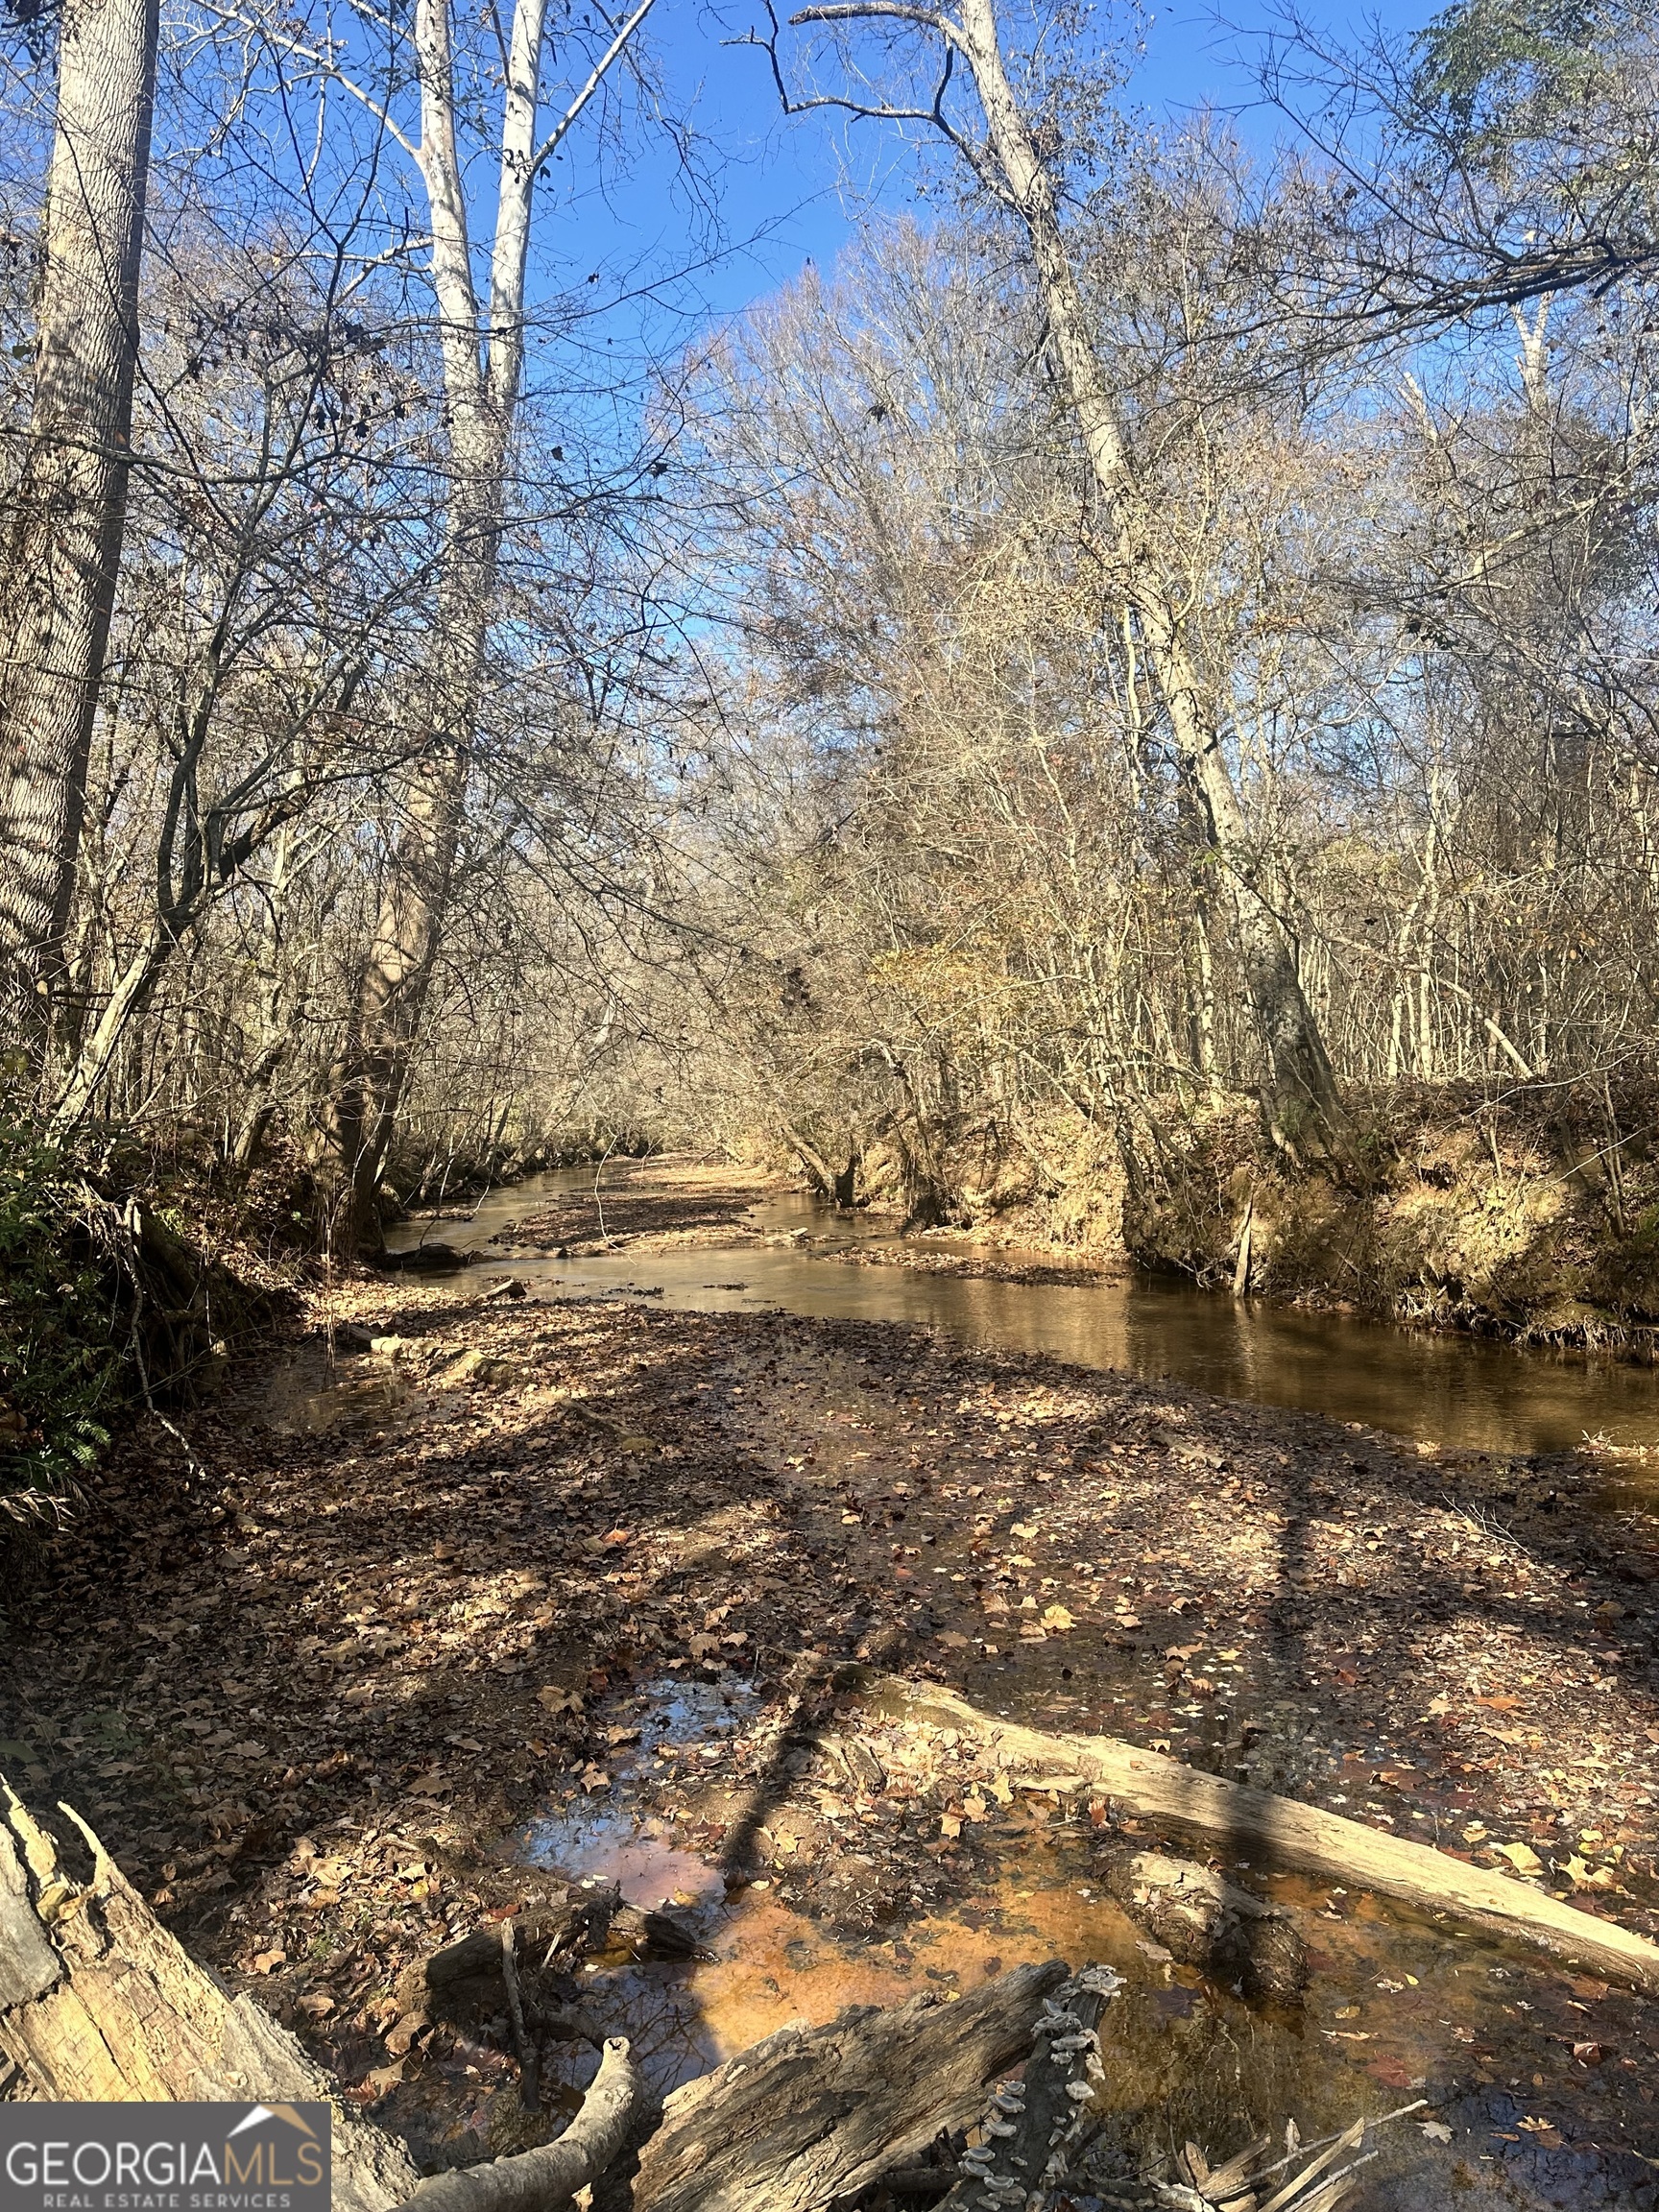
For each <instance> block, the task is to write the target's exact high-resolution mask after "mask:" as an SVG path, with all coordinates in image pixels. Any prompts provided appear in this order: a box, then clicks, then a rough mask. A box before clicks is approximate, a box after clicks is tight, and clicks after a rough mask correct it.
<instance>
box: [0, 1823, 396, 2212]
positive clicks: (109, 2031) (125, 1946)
mask: <svg viewBox="0 0 1659 2212" xmlns="http://www.w3.org/2000/svg"><path fill="white" fill-rule="evenodd" d="M69 1817H70V1818H71V1819H73V1820H75V1824H76V1826H77V1827H79V1828H80V1829H81V1832H82V1834H83V1835H84V1837H85V1839H86V1843H87V1846H88V1848H89V1850H90V1852H91V1856H92V1874H91V1879H90V1881H87V1882H80V1881H77V1880H75V1879H74V1878H73V1877H72V1876H71V1875H70V1874H69V1873H68V1872H67V1871H66V1870H65V1868H64V1867H63V1865H62V1864H61V1863H60V1859H59V1856H58V1852H57V1849H56V1847H55V1845H54V1844H53V1842H52V1839H51V1838H50V1837H49V1836H48V1835H47V1834H46V1833H45V1831H44V1830H43V1829H41V1828H40V1827H39V1826H37V1824H36V1822H35V1821H34V1820H33V1819H32V1818H31V1817H30V1815H29V1814H28V1813H27V1812H26V1811H25V1810H24V1808H23V1806H22V1805H21V1803H20V1802H19V1801H18V1799H17V1798H16V1797H15V1796H13V1794H12V1791H11V1790H10V1789H8V1788H7V1787H6V1785H5V1783H4V1782H0V2051H4V2052H5V2054H6V2056H8V2057H9V2058H11V2059H12V2061H13V2062H14V2063H15V2064H16V2065H18V2066H19V2067H21V2068H22V2069H23V2071H24V2073H25V2075H26V2076H27V2077H28V2078H29V2080H31V2081H32V2082H33V2084H34V2085H35V2086H36V2088H37V2089H38V2090H39V2091H40V2092H41V2093H42V2094H43V2095H45V2096H46V2097H49V2098H52V2099H55V2100H63V2101H68V2102H74V2101H77V2100H84V2101H85V2102H87V2103H91V2104H132V2103H138V2104H179V2103H186V2104H187V2103H190V2102H192V2101H196V2100H200V2101H204V2102H213V2101H216V2100H219V2099H224V2100H227V2101H229V2102H240V2101H241V2100H244V2099H248V2100H253V2101H258V2102H260V2103H270V2102H272V2101H274V2100H277V2099H280V2100H281V2101H283V2102H284V2103H291V2104H303V2103H308V2102H311V2101H314V2100H318V2099H321V2100H322V2101H323V2102H324V2103H325V2104H331V2105H332V2106H333V2110H334V2128H333V2134H334V2203H335V2206H336V2207H337V2212H386V2207H387V2206H388V2205H392V2204H399V2203H401V2202H403V2200H405V2199H407V2198H408V2197H409V2196H410V2195H411V2194H412V2193H413V2191H414V2190H415V2189H416V2188H417V2187H418V2186H419V2184H420V2179H421V2176H420V2173H419V2171H418V2169H417V2168H416V2166H415V2163H414V2161H413V2160H412V2159H411V2157H410V2156H409V2153H408V2152H407V2150H406V2149H405V2148H404V2146H403V2145H402V2144H401V2143H400V2142H399V2141H398V2140H397V2137H396V2136H395V2135H390V2134H388V2133H387V2132H386V2130H385V2129H384V2128H376V2127H374V2126H373V2124H372V2123H371V2122H369V2121H367V2120H365V2119H364V2118H363V2117H362V2116H361V2114H359V2113H356V2112H354V2111H353V2110H352V2109H351V2107H350V2106H349V2104H343V2103H342V2102H341V2098H340V2088H339V2084H338V2083H337V2082H336V2081H334V2080H332V2079H331V2077H330V2076H328V2075H326V2074H325V2073H324V2071H323V2070H322V2068H321V2067H319V2066H317V2065H315V2064H314V2063H313V2062H312V2060H311V2059H309V2058H308V2057H307V2056H305V2054H304V2052H303V2051H301V2048H300V2046H299V2044H298V2043H297V2042H295V2040H294V2038H293V2037H292V2036H291V2035H289V2034H287V2033H285V2032H284V2031H283V2030H282V2029H280V2028H278V2027H277V2025H276V2022H275V2021H274V2020H273V2019H272V2018H271V2017H270V2015H269V2014H268V2013H266V2012H263V2011H261V2010H260V2008H259V2007H258V2006H257V2005H255V2004H254V2003H253V2002H252V2000H251V1999H250V1998H247V1997H229V1996H227V1994H226V1993H225V1991H224V1990H223V1989H222V1988H220V1986H219V1984H217V1983H216V1982H214V1981H212V1980H211V1979H210V1978H209V1977H208V1976H207V1975H206V1974H204V1972H203V1971H202V1969H201V1967H200V1966H198V1965H196V1964H195V1962H194V1961H193V1960H191V1959H190V1957H189V1956H188V1954H187V1953H186V1952H185V1950H184V1949H183V1946H182V1945H181V1944H180V1942H179V1941H178V1940H177V1939H176V1937H174V1936H170V1935H169V1934H168V1932H167V1930H166V1929H165V1928H163V1927H162V1926H161V1925H160V1923H159V1922H158V1921H157V1920H156V1915H155V1914H154V1913H153V1912H152V1911H151V1910H150V1908H149V1906H148V1905H146V1903H145V1902H144V1900H143V1898H142V1897H140V1896H139V1894H138V1892H137V1891H136V1890H135V1889H134V1888H133V1887H132V1884H131V1883H130V1882H129V1881H128V1880H127V1878H126V1876H125V1875H124V1874H123V1873H122V1872H121V1870H120V1868H119V1867H118V1866H116V1865H115V1863H114V1862H113V1861H112V1860H111V1859H110V1857H109V1855H108V1852H107V1851H106V1850H105V1849H104V1846H103V1845H102V1843H100V1842H99V1840H98V1839H97V1838H96V1837H95V1836H94V1835H93V1834H92V1832H91V1830H90V1829H89V1828H86V1827H85V1826H84V1823H83V1822H81V1821H80V1820H79V1819H77V1818H76V1816H75V1815H73V1814H70V1815H69Z"/></svg>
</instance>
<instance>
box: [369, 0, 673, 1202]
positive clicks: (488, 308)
mask: <svg viewBox="0 0 1659 2212" xmlns="http://www.w3.org/2000/svg"><path fill="white" fill-rule="evenodd" d="M653 5H654V0H637V5H636V7H635V8H634V10H633V12H631V13H630V14H629V15H628V16H627V18H626V19H625V21H623V22H622V23H621V25H620V26H619V27H617V29H616V30H615V33H614V36H613V37H612V39H611V41H610V43H609V44H608V45H607V46H606V47H605V49H604V51H603V52H602V53H600V54H599V55H598V56H597V57H596V58H595V60H594V61H593V64H592V67H591V68H590V70H589V73H588V76H587V78H586V80H585V81H584V82H583V83H582V84H581V85H580V86H579V87H578V88H577V90H576V92H575V95H574V97H573V98H572V99H571V100H570V101H569V103H568V104H567V106H566V107H565V112H564V113H563V115H561V116H560V117H559V119H558V121H557V122H556V123H554V124H553V125H552V126H551V128H549V129H547V130H546V131H544V132H543V131H542V130H541V125H540V123H539V120H538V107H539V86H540V79H541V61H542V51H543V46H544V43H545V38H546V13H547V0H517V6H516V7H515V9H514V12H513V23H512V31H511V36H510V37H509V39H508V41H507V43H506V47H505V51H504V55H503V60H504V64H505V66H504V70H503V73H502V89H501V108H500V126H499V162H498V171H497V183H496V195H495V210H494V214H495V221H494V235H493V243H492V247H491V251H490V253H489V257H488V264H487V270H486V273H485V281H484V283H483V285H480V282H479V276H478V271H477V269H476V267H475V261H474V249H473V227H474V217H473V213H472V211H471V210H470V209H469V204H468V192H467V174H466V162H465V160H464V157H463V151H462V146H461V132H460V114H461V98H460V93H459V91H458V84H457V57H456V54H455V47H454V39H455V29H454V23H453V18H452V12H451V5H450V0H419V4H418V6H417V8H416V12H415V23H414V76H415V83H416V86H417V88H418V92H419V100H420V124H419V130H420V136H419V139H418V140H414V139H411V138H409V137H407V136H404V135H403V134H401V133H397V135H398V136H399V138H400V141H401V143H402V145H403V147H404V150H405V152H406V153H407V154H408V156H410V157H411V159H412V160H413V161H414V163H415V165H416V167H417V169H418V172H419V175H420V180H421V186H422V188H423V190H424V194H425V199H426V205H427V212H428V217H429V220H430V224H431V266H430V276H431V283H432V289H433V294H434V297H435V300H436V304H437V310H438V325H439V342H440V355H441V360H442V364H443V378H444V394H445V408H446V413H447V417H448V423H449V463H448V466H449V477H448V515H447V518H446V523H445V554H444V561H443V568H442V574H441V580H440V584H439V589H438V600H437V610H436V616H435V619H434V622H433V626H432V632H431V648H430V653H429V657H428V660H427V663H426V666H425V669H424V670H423V672H422V677H421V686H420V704H419V708H418V711H419V713H420V714H421V717H422V730H421V741H420V746H419V757H418V758H417V760H416V763H415V765H414V767H413V769H412V771H411V774H410V777H409V779H408V781H407V785H406V788H405V790H404V792H403V794H402V830H401V835H400V837H399V838H398V840H397V845H396V847H395V849H394V851H393V852H392V854H391V855H390V859H389V864H388V867H387V872H386V880H385V885H384V889H383V892H382V895H381V899H380V902H379V908H378V912H377V915H376V918H375V923H374V927H373V932H372V935H371V938H370V942H369V946H368V950H367V954H366V957H365V960H364V964H363V971H362V978H361V985H360V989H359V991H358V995H357V1004H356V1008H355V1011H354V1014H353V1016H352V1020H351V1023H350V1030H349V1037H348V1040H347V1046H346V1051H345V1054H344V1057H343V1060H342V1063H341V1066H340V1068H339V1070H337V1076H336V1083H335V1096H334V1135H335V1140H336V1142H337V1145H338V1148H339V1153H340V1158H341V1164H342V1167H343V1171H344V1181H345V1188H346V1191H347V1194H348V1197H349V1207H348V1214H349V1225H348V1233H349V1235H352V1236H356V1235H360V1234H365V1233H366V1234H369V1235H371V1236H373V1233H374V1226H375V1223H374V1203H373V1201H374V1192H375V1190H376V1188H377V1186H378V1184H379V1180H380V1176H381V1172H382V1170H383V1168H384V1166H385V1162H386V1155H387V1151H388V1148H389V1146H390V1144H391V1142H392V1138H393V1135H394V1132H395V1130H396V1127H397V1113H398V1108H399V1105H400V1103H401V1101H402V1097H403V1094H404V1090H405V1087H406V1085H407V1082H408V1075H409V1063H410V1054H411V1051H412V1048H413V1046H414V1045H415V1042H416V1039H417V1037H418V1036H419V1034H420V1028H421V1017H422V1014H423V1011H424V1007H425V1003H426V998H427V994H428V991H429V989H430V986H431V980H432V973H433V965H434V962H435V960H436V958H437V954H438V950H439V944H440V940H441V936H442V932H443V927H444V921H445V912H446V909H447V906H448V903H449V897H450V880H451V877H452V874H453V870H454V866H455V857H456V852H457V847H458V841H459V838H460V833H461V829H462V825H463V820H464V816H465V808H466V800H467V789H468V780H469V770H470V767H471V758H472V749H473V743H474V738H475V733H476V730H477V725H478V718H479V711H480V685H481V682H482V677H483V670H484V660H485V650H486V645H487V643H488V639H489V634H490V630H491V626H492V624H493V620H494V618H495V613H496V600H497V588H498V580H499V566H500V543H501V533H502V528H503V520H504V503H505V498H506V489H507V478H508V473H509V467H510V454H511V447H512V441H513V431H514V421H515V417H516V414H517V405H518V397H519V389H520V385H521V382H522V378H523V371H524V347H525V325H526V313H527V301H526V290H525V288H526V281H527V276H528V269H529V249H530V234H531V218H532V214H533V209H534V200H535V191H536V181H537V179H538V177H539V176H540V175H541V173H542V171H543V169H544V166H545V164H546V163H548V162H549V161H550V160H551V159H552V158H553V156H554V155H555V153H556V152H557V151H558V148H559V146H560V143H561V141H562V140H563V139H564V137H565V133H566V132H568V131H569V129H570V128H571V126H572V125H573V124H574V123H575V122H576V120H577V118H578V117H579V116H580V115H581V114H582V112H583V110H584V109H585V108H587V107H588V105H589V101H590V100H591V99H592V98H593V96H594V95H595V93H597V92H598V90H599V88H600V86H601V85H602V84H604V82H605V79H606V77H607V75H608V74H609V72H610V71H611V70H612V68H613V66H614V65H615V63H616V62H617V61H618V60H620V59H621V57H622V56H623V54H624V53H625V52H626V51H627V49H628V47H629V44H630V42H631V40H632V39H633V38H634V36H635V34H636V33H637V30H638V28H639V26H640V24H641V23H642V22H643V21H644V19H645V17H646V15H647V14H648V13H649V12H650V10H651V8H652V6H653Z"/></svg>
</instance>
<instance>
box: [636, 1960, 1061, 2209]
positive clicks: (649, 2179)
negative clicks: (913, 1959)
mask: <svg viewBox="0 0 1659 2212" xmlns="http://www.w3.org/2000/svg"><path fill="white" fill-rule="evenodd" d="M1065 1978H1066V1968H1065V1965H1064V1964H1063V1962H1062V1961H1060V1960H1052V1961H1049V1962H1047V1963H1045V1964H1040V1965H1031V1966H1017V1967H1015V1968H1014V1970H1013V1971H1012V1972H1011V1973H1008V1974H1001V1975H998V1978H997V1979H996V1981H994V1982H988V1983H986V1984H984V1985H983V1986H982V1987H980V1988H978V1989H975V1990H974V1992H973V1994H972V1995H971V1996H967V1997H961V1998H957V1999H955V2000H954V2001H951V2000H941V1999H939V1998H936V1997H934V1996H932V1995H931V1994H927V1995H924V1996H920V1997H913V1998H912V1999H911V2000H910V2002H909V2003H908V2004H907V2005H900V2006H896V2007H895V2008H893V2009H892V2010H891V2011H886V2012H882V2011H877V2010H875V2009H874V2008H871V2007H868V2006H862V2007H860V2006H853V2007H849V2008H848V2009H847V2010H846V2011H845V2012H843V2013H842V2014H841V2015H840V2016H839V2018H837V2019H835V2020H832V2021H831V2022H830V2023H829V2026H828V2027H827V2028H813V2029H806V2028H802V2027H793V2028H784V2029H781V2030H780V2032H778V2033H777V2034H776V2035H770V2036H768V2037H767V2039H766V2040H765V2042H763V2043H757V2044H756V2045H755V2047H754V2049H753V2050H751V2051H746V2052H744V2053H743V2054H742V2055H741V2056H739V2057H736V2058H733V2059H732V2060H730V2061H729V2063H728V2064H726V2065H724V2066H722V2067H720V2068H719V2069H718V2071H717V2072H715V2073H713V2074H705V2075H703V2076H702V2077H701V2078H700V2079H699V2080H695V2081H688V2082H687V2083H686V2084H685V2087H684V2088H683V2089H677V2090H675V2092H674V2094H673V2095H672V2096H671V2097H670V2098H669V2099H668V2101H667V2103H666V2104H665V2105H664V2106H663V2110H662V2125H661V2128H658V2130H657V2132H656V2134H654V2135H653V2136H652V2137H651V2139H650V2141H649V2142H648V2143H647V2144H646V2146H645V2148H644V2150H643V2151H642V2152H640V2154H639V2173H638V2176H637V2179H636V2180H635V2183H634V2205H635V2212H817V2207H819V2206H822V2205H826V2204H829V2203H830V2202H832V2201H833V2200H835V2199H837V2198H841V2197H850V2196H853V2195H854V2194H855V2193H856V2192H857V2191H858V2190H860V2189H862V2188H864V2187H865V2186H866V2185H867V2184H868V2183H870V2182H872V2181H877V2180H879V2179H880V2177H881V2176H882V2175H883V2174H885V2173H886V2172H887V2170H888V2169H889V2168H890V2167H893V2166H898V2165H902V2163H903V2162H904V2160H905V2158H906V2157H907V2156H910V2155H912V2154H913V2153H914V2152H918V2151H920V2150H921V2149H922V2148H923V2147H924V2146H925V2145H926V2144H927V2143H930V2142H931V2141H932V2140H933V2138H934V2136H935V2135H937V2134H938V2133H939V2131H940V2129H941V2128H964V2127H967V2126H969V2125H971V2124H972V2123H973V2122H974V2121H975V2120H977V2119H978V2117H979V2114H980V2112H981V2111H982V2110H983V2108H984V2103H985V2090H986V2085H987V2083H989V2082H991V2081H994V2080H996V2079H997V2078H998V2076H999V2075H1001V2074H1004V2073H1006V2072H1007V2071H1008V2070H1009V2069H1010V2068H1011V2067H1013V2066H1015V2065H1018V2064H1019V2062H1020V2061H1021V2060H1022V2058H1023V2057H1024V2056H1025V2055H1026V2054H1027V2052H1028V2051H1029V2050H1030V2049H1031V2043H1032V2037H1033V2035H1034V2034H1035V2033H1036V2030H1037V2023H1038V2021H1039V2019H1040V2018H1041V2017H1042V2014H1043V2011H1044V2000H1045V1998H1046V1996H1047V1995H1048V1993H1049V1991H1050V1990H1052V1989H1055V1988H1057V1987H1058V1986H1059V1984H1061V1983H1062V1982H1063V1981H1064V1980H1065Z"/></svg>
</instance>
